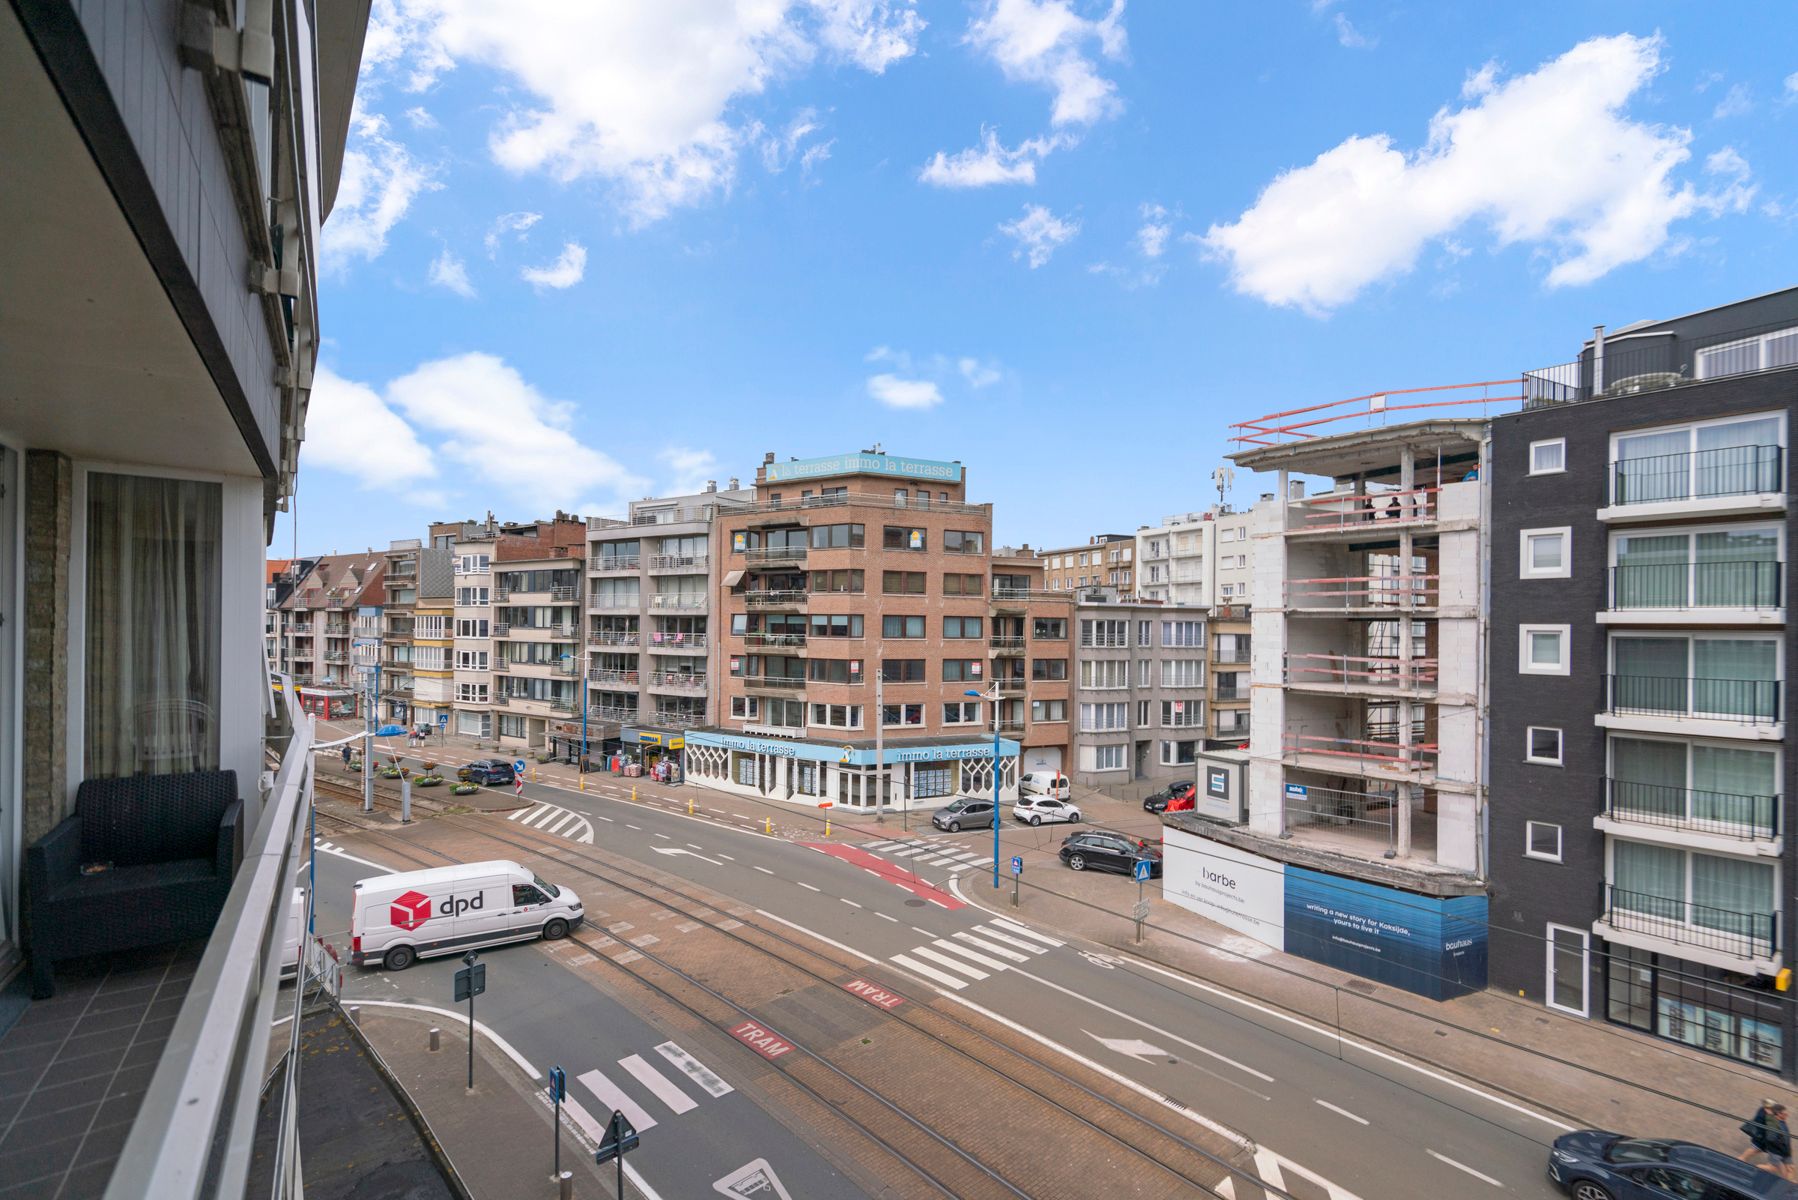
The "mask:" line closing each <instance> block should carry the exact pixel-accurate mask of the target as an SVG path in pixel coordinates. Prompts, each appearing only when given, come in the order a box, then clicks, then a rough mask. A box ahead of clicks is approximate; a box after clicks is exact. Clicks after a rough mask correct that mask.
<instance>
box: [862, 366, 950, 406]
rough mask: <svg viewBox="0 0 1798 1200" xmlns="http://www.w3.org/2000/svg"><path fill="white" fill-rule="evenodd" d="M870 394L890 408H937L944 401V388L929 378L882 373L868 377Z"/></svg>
mask: <svg viewBox="0 0 1798 1200" xmlns="http://www.w3.org/2000/svg"><path fill="white" fill-rule="evenodd" d="M868 395H870V396H872V397H874V399H876V400H878V401H880V402H881V403H882V404H884V405H886V406H887V407H888V408H914V409H916V408H935V407H936V406H937V405H939V404H941V403H942V402H943V392H942V389H941V388H939V387H937V385H936V384H934V383H932V382H931V381H930V380H928V379H901V378H899V376H897V375H889V374H886V373H884V372H883V373H882V374H879V375H871V376H869V377H868Z"/></svg>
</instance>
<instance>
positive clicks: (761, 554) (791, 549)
mask: <svg viewBox="0 0 1798 1200" xmlns="http://www.w3.org/2000/svg"><path fill="white" fill-rule="evenodd" d="M806 550H807V547H805V546H758V547H757V548H756V549H754V550H750V551H748V552H747V553H745V554H744V556H743V561H744V562H746V563H748V564H749V565H750V566H752V567H764V566H769V565H772V564H774V563H802V562H804V561H805V557H806Z"/></svg>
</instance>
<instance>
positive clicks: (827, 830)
mask: <svg viewBox="0 0 1798 1200" xmlns="http://www.w3.org/2000/svg"><path fill="white" fill-rule="evenodd" d="M824 836H825V837H829V836H830V818H829V817H825V818H824Z"/></svg>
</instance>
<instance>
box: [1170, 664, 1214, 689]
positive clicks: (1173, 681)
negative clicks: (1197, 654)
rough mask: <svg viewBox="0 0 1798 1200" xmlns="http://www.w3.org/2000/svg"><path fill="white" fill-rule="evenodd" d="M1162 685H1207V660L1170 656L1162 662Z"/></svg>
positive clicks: (1182, 686)
mask: <svg viewBox="0 0 1798 1200" xmlns="http://www.w3.org/2000/svg"><path fill="white" fill-rule="evenodd" d="M1161 686H1162V687H1179V688H1197V687H1204V686H1205V660H1204V659H1202V658H1170V659H1167V660H1166V661H1164V662H1163V663H1162V664H1161Z"/></svg>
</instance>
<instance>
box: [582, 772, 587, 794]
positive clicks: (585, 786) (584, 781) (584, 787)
mask: <svg viewBox="0 0 1798 1200" xmlns="http://www.w3.org/2000/svg"><path fill="white" fill-rule="evenodd" d="M586 790H587V776H586V774H585V772H583V773H582V774H581V791H583V792H584V791H586Z"/></svg>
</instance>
